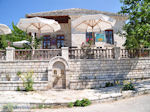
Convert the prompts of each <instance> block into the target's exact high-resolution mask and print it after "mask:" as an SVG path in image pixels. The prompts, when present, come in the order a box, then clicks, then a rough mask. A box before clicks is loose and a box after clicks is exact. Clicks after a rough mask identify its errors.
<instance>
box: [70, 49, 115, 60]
mask: <svg viewBox="0 0 150 112" xmlns="http://www.w3.org/2000/svg"><path fill="white" fill-rule="evenodd" d="M69 57H70V59H112V58H113V57H114V52H113V49H69Z"/></svg>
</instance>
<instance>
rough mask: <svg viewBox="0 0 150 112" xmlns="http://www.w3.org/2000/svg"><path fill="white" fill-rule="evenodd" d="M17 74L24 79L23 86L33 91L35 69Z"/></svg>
mask: <svg viewBox="0 0 150 112" xmlns="http://www.w3.org/2000/svg"><path fill="white" fill-rule="evenodd" d="M17 75H18V76H19V77H20V78H21V80H22V81H23V86H24V88H25V91H33V84H34V81H33V71H30V72H27V73H24V74H22V73H21V74H20V72H18V73H17Z"/></svg>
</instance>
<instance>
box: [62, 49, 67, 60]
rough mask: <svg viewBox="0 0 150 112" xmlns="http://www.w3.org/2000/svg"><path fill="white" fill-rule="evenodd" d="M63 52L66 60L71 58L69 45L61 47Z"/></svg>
mask: <svg viewBox="0 0 150 112" xmlns="http://www.w3.org/2000/svg"><path fill="white" fill-rule="evenodd" d="M61 51H62V52H61V53H62V57H63V58H64V59H66V60H68V59H69V48H68V47H61Z"/></svg>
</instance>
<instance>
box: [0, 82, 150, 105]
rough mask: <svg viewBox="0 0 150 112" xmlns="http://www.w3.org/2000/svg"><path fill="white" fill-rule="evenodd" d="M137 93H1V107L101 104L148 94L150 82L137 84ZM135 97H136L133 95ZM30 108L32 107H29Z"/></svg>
mask: <svg viewBox="0 0 150 112" xmlns="http://www.w3.org/2000/svg"><path fill="white" fill-rule="evenodd" d="M135 87H136V91H127V92H121V89H120V88H121V87H120V86H114V87H107V88H100V89H97V90H96V89H85V90H49V91H33V92H21V91H20V92H19V91H1V92H0V106H1V107H2V104H7V103H14V104H31V103H37V104H38V103H42V104H44V103H49V104H53V103H58V104H61V103H69V102H74V101H75V100H77V99H78V100H80V99H83V98H88V99H90V100H92V101H93V102H101V101H105V100H107V99H110V100H114V99H116V100H117V99H119V98H121V97H128V96H129V97H130V96H132V95H133V93H137V94H138V95H139V94H146V93H147V90H148V91H150V80H148V81H143V82H142V83H136V84H135ZM149 93H150V92H149ZM133 96H134V95H133ZM29 108H30V107H29Z"/></svg>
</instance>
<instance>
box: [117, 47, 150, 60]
mask: <svg viewBox="0 0 150 112" xmlns="http://www.w3.org/2000/svg"><path fill="white" fill-rule="evenodd" d="M140 57H144V58H145V57H147V58H148V57H150V49H121V52H120V58H140Z"/></svg>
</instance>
